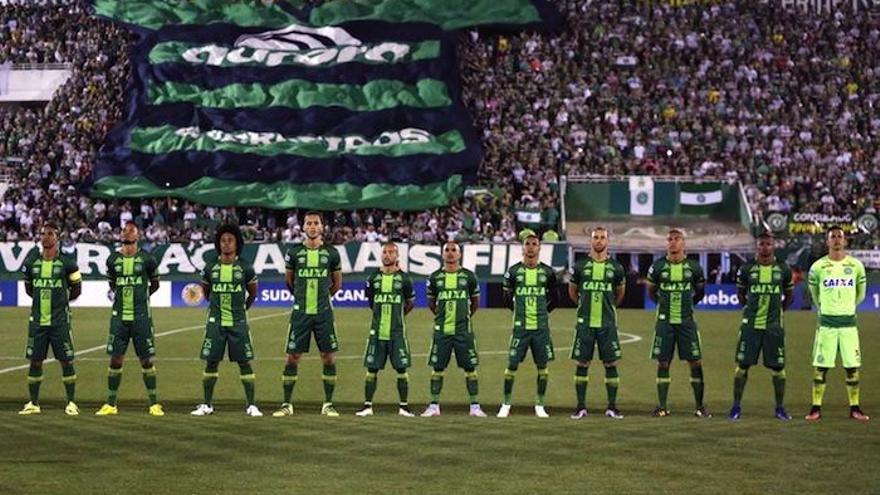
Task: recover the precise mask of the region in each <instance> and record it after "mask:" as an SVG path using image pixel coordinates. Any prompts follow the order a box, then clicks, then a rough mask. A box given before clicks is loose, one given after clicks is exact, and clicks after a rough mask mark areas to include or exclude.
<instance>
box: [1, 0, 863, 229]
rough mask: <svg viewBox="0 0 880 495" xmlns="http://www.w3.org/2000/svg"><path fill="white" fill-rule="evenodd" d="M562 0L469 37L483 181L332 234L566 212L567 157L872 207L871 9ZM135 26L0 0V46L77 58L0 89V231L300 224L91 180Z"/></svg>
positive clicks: (5, 56) (579, 165) (758, 194)
mask: <svg viewBox="0 0 880 495" xmlns="http://www.w3.org/2000/svg"><path fill="white" fill-rule="evenodd" d="M47 3H48V2H47ZM313 3H314V2H313ZM556 5H557V6H558V7H559V8H560V10H561V11H562V12H563V14H564V15H565V18H566V25H565V28H564V30H563V31H562V32H561V33H544V34H540V33H530V34H517V35H504V36H498V35H488V34H486V33H483V32H478V31H471V32H468V33H463V34H462V36H461V41H462V43H461V45H460V46H461V48H460V55H461V61H462V62H461V63H462V78H463V80H464V97H465V102H466V104H467V105H468V107H469V108H470V109H471V111H472V112H473V115H474V120H475V124H476V126H477V128H478V129H480V130H481V132H482V136H483V140H484V145H485V151H486V158H485V160H484V163H483V165H482V167H481V169H480V172H479V181H478V184H477V187H475V188H474V189H473V190H471V191H470V192H469V193H467V194H466V195H465V196H464V197H463V198H461V199H460V200H458V201H456V202H454V203H453V204H452V205H450V206H449V207H446V208H441V209H436V210H431V211H423V212H404V213H401V212H388V211H381V210H368V211H354V212H344V211H338V212H332V213H328V215H327V217H328V220H330V225H331V238H332V240H333V242H344V241H348V240H376V239H378V240H384V239H394V240H411V241H416V242H430V241H433V240H435V239H442V238H447V237H453V238H459V239H468V240H494V241H506V240H512V239H514V238H515V232H516V230H517V229H518V227H519V226H518V225H517V220H516V215H515V212H516V211H517V210H531V211H540V212H541V218H542V221H543V222H544V223H545V224H546V226H555V225H558V220H559V214H560V213H559V178H560V177H561V176H563V175H587V174H599V175H627V174H651V175H693V176H696V177H705V178H713V179H739V180H741V181H743V183H744V184H746V185H747V195H748V199H749V201H750V203H751V204H752V206H753V209H755V210H756V211H758V212H760V213H761V214H763V215H766V214H769V213H771V212H775V211H779V212H795V211H797V212H817V213H827V214H835V215H840V214H851V215H853V216H856V215H858V214H860V213H863V212H875V213H876V209H877V208H878V206H880V146H878V143H880V112H878V110H877V108H876V107H878V106H880V51H878V50H876V46H878V44H880V21H878V19H877V18H872V17H870V16H862V15H847V14H844V13H837V14H826V15H823V16H813V15H807V14H798V15H794V14H791V13H786V12H783V11H781V10H775V9H774V8H772V7H771V6H769V5H761V4H760V3H758V2H751V1H731V2H729V3H719V4H716V5H712V6H710V7H671V6H669V5H668V4H666V3H663V2H658V3H655V4H653V5H646V4H645V3H640V5H634V4H633V2H628V1H607V2H606V1H602V2H599V1H595V2H590V1H588V0H560V1H558V2H556ZM131 39H132V38H131V35H130V34H128V33H127V32H126V30H125V29H123V28H120V27H118V26H116V25H113V24H111V23H110V22H107V21H104V20H100V19H95V18H92V17H89V16H88V14H87V11H86V9H85V7H84V4H83V3H82V2H78V1H61V2H56V3H55V4H51V3H50V4H48V5H44V6H41V5H34V3H33V2H25V3H20V2H16V1H10V2H7V3H6V4H4V5H2V6H0V63H3V62H13V63H44V62H48V63H69V64H71V66H72V76H71V78H70V79H69V80H68V82H67V83H66V84H65V85H64V86H62V87H61V88H59V90H58V91H57V92H56V94H55V96H54V98H53V100H52V101H51V102H49V104H48V105H46V106H45V107H44V108H39V107H32V106H28V105H24V106H21V107H17V108H14V109H9V108H3V107H0V167H2V166H3V162H4V161H6V164H7V167H8V168H10V169H11V170H12V171H13V172H14V178H13V180H12V185H11V187H10V189H9V190H8V191H7V192H6V194H5V196H4V197H3V199H2V201H0V240H14V239H19V238H33V236H34V233H35V229H36V228H37V227H38V224H39V222H40V219H49V220H53V221H55V222H57V223H59V224H61V225H62V226H63V227H64V230H65V231H67V232H69V233H70V234H71V236H72V237H73V239H76V240H102V241H103V240H111V239H113V238H114V237H115V234H116V232H118V229H119V226H120V224H121V222H123V221H125V220H126V219H129V218H133V219H135V220H137V221H140V222H141V223H142V224H143V226H144V229H145V236H146V238H147V239H148V240H149V241H151V242H162V241H166V240H175V241H191V242H199V241H201V240H202V239H204V238H205V237H206V236H207V235H208V232H209V231H210V230H211V229H212V227H213V225H214V224H215V222H217V221H221V220H228V219H237V221H238V222H239V223H240V224H241V225H242V226H243V227H244V228H245V231H246V232H247V233H248V235H249V236H250V237H252V238H255V239H262V240H285V241H296V240H298V239H300V238H301V236H302V233H301V229H300V221H301V219H300V218H298V216H297V214H296V212H293V213H290V212H281V211H272V210H263V209H255V208H237V209H236V208H215V207H209V206H205V205H198V204H191V203H189V202H187V201H184V200H177V199H155V200H146V201H136V200H132V201H103V200H95V199H91V198H88V197H87V196H86V195H84V194H83V190H82V185H83V183H84V181H85V180H86V179H87V178H88V176H89V174H90V172H91V170H92V167H93V164H94V159H95V154H96V152H97V149H98V147H99V146H100V144H101V142H102V141H103V138H104V135H105V134H106V132H107V131H108V130H109V129H110V128H112V127H113V126H114V125H115V124H116V123H117V122H118V121H119V120H120V118H121V116H122V109H123V105H124V94H123V93H124V88H125V81H126V80H127V78H128V75H129V70H130V68H129V63H128V60H127V55H126V53H127V49H128V47H129V44H130V42H131ZM548 228H550V227H548ZM873 242H876V237H875V240H874V241H873Z"/></svg>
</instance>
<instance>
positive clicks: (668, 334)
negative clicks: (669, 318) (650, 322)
mask: <svg viewBox="0 0 880 495" xmlns="http://www.w3.org/2000/svg"><path fill="white" fill-rule="evenodd" d="M676 347H678V359H683V360H686V361H699V360H700V359H702V358H703V353H702V351H701V350H700V332H699V330H697V323H696V322H695V321H685V322H681V323H667V322H665V321H658V322H657V323H656V325H655V326H654V345H653V346H651V358H652V359H656V360H657V361H672V356H673V354H674V353H675V348H676Z"/></svg>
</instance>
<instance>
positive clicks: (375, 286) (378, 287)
mask: <svg viewBox="0 0 880 495" xmlns="http://www.w3.org/2000/svg"><path fill="white" fill-rule="evenodd" d="M381 288H382V282H376V283H374V284H373V289H375V290H379V289H381Z"/></svg>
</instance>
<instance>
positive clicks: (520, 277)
mask: <svg viewBox="0 0 880 495" xmlns="http://www.w3.org/2000/svg"><path fill="white" fill-rule="evenodd" d="M516 281H517V282H519V283H522V281H523V276H522V275H517V276H516Z"/></svg>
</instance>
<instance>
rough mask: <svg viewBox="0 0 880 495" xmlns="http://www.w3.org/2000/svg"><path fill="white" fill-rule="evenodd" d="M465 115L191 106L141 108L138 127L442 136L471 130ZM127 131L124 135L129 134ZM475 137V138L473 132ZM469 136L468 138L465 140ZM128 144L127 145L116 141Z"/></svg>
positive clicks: (450, 110) (453, 112)
mask: <svg viewBox="0 0 880 495" xmlns="http://www.w3.org/2000/svg"><path fill="white" fill-rule="evenodd" d="M460 116H461V111H460V110H459V109H456V108H455V107H452V106H450V107H446V108H441V109H431V110H422V111H419V112H414V111H412V110H411V109H408V108H390V109H387V110H380V111H377V112H353V111H351V110H348V109H345V108H340V107H330V108H309V109H306V110H300V111H295V110H291V109H288V108H282V107H273V108H268V109H265V110H225V109H218V108H194V107H193V105H191V104H189V103H177V104H174V105H161V106H153V107H150V108H149V109H144V110H142V112H141V114H140V115H139V116H138V119H137V123H138V126H139V127H153V126H155V127H158V126H161V125H173V126H175V127H190V126H195V127H199V128H201V129H204V130H211V129H218V130H221V131H227V132H234V131H241V130H246V131H253V132H278V133H280V134H283V135H285V136H303V135H308V134H311V135H318V136H325V135H330V136H333V135H342V134H361V135H365V136H369V135H373V134H374V133H375V132H376V129H402V128H406V127H416V128H419V129H424V130H426V131H429V132H431V133H432V134H438V135H439V134H442V133H444V132H446V131H448V130H451V129H459V130H461V129H462V128H467V129H469V130H473V127H472V126H471V124H470V122H461V121H460ZM127 133H128V132H127V129H126V132H125V134H127ZM470 135H473V134H470ZM465 137H468V136H465ZM117 143H118V144H120V145H124V144H125V141H124V140H122V141H118V142H117Z"/></svg>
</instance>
